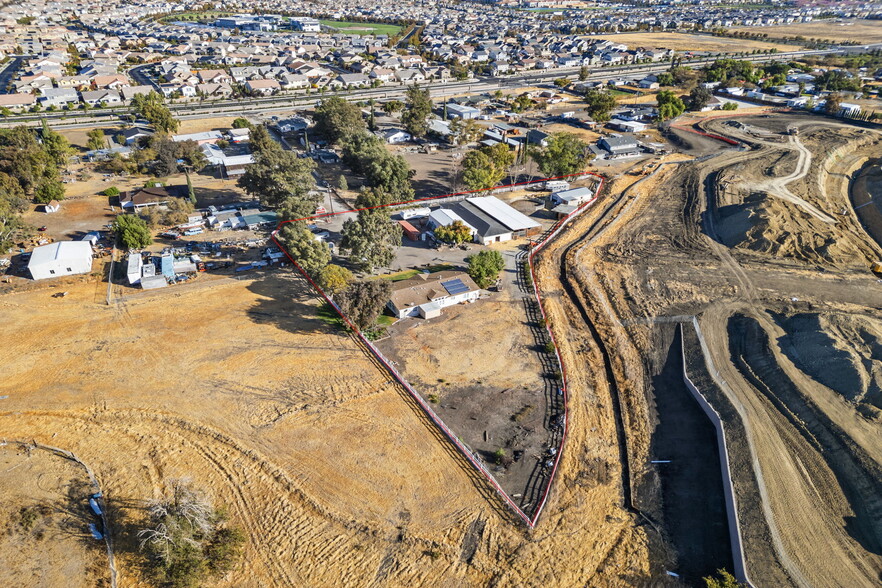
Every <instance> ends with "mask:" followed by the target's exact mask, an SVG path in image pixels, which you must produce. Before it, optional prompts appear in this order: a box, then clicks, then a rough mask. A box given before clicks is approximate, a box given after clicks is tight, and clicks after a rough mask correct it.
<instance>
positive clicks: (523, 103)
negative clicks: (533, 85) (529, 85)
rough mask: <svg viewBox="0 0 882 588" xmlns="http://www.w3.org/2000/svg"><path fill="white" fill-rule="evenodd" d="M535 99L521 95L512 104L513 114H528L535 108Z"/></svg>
mask: <svg viewBox="0 0 882 588" xmlns="http://www.w3.org/2000/svg"><path fill="white" fill-rule="evenodd" d="M533 104H534V103H533V99H532V98H530V97H529V96H527V95H526V94H521V95H520V96H518V97H517V98H515V99H514V102H512V103H511V109H512V111H513V112H526V111H527V110H530V109H531V108H533Z"/></svg>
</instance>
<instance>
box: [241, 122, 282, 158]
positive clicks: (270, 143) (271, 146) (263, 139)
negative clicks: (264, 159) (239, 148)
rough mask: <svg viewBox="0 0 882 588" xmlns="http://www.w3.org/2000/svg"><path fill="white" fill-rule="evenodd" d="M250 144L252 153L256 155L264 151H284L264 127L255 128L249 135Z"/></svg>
mask: <svg viewBox="0 0 882 588" xmlns="http://www.w3.org/2000/svg"><path fill="white" fill-rule="evenodd" d="M248 143H249V144H250V145H251V151H252V152H253V153H255V154H257V153H263V152H264V151H282V146H281V145H279V144H278V143H277V142H276V141H275V140H273V138H272V137H271V136H270V134H269V131H267V130H266V127H264V126H257V127H254V128H253V129H252V130H251V131H250V132H249V133H248Z"/></svg>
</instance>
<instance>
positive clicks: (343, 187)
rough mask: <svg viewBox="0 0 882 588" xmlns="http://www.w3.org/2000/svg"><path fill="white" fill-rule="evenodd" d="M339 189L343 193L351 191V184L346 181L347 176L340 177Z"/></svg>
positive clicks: (338, 179) (338, 180)
mask: <svg viewBox="0 0 882 588" xmlns="http://www.w3.org/2000/svg"><path fill="white" fill-rule="evenodd" d="M337 188H338V189H339V190H341V191H343V192H345V191H346V190H348V189H349V182H347V181H346V176H344V175H343V174H340V177H339V178H337Z"/></svg>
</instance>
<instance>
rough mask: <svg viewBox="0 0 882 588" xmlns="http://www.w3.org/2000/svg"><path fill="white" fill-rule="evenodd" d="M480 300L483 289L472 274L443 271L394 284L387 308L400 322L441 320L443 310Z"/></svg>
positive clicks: (420, 275)
mask: <svg viewBox="0 0 882 588" xmlns="http://www.w3.org/2000/svg"><path fill="white" fill-rule="evenodd" d="M480 296H481V289H480V288H479V287H478V285H477V284H475V282H474V281H473V280H472V279H471V278H470V277H469V275H468V274H466V273H464V272H458V271H443V272H434V273H430V274H419V275H418V276H416V277H414V278H411V279H409V280H401V281H399V282H394V283H393V284H392V295H391V296H390V297H389V302H388V303H387V304H386V306H387V307H388V308H389V310H390V311H392V314H394V315H395V316H396V317H398V318H400V319H401V318H404V317H408V316H420V317H423V318H427V319H428V318H435V317H437V316H440V314H441V309H442V308H445V307H447V306H453V305H454V304H460V303H463V302H473V301H475V300H477V299H478V298H479V297H480Z"/></svg>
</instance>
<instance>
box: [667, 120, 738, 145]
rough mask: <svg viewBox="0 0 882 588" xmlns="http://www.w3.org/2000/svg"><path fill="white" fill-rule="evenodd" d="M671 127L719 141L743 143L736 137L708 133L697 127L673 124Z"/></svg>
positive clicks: (730, 143)
mask: <svg viewBox="0 0 882 588" xmlns="http://www.w3.org/2000/svg"><path fill="white" fill-rule="evenodd" d="M671 128H674V129H677V130H678V131H686V132H687V133H695V134H696V135H701V136H702V137H707V138H709V139H716V140H717V141H722V142H723V143H728V144H729V145H734V146H736V147H737V146H739V145H741V143H740V142H739V141H736V140H735V139H730V138H729V137H724V136H722V135H717V134H716V133H706V132H704V131H699V130H697V129H690V128H688V127H681V126H677V125H671Z"/></svg>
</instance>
